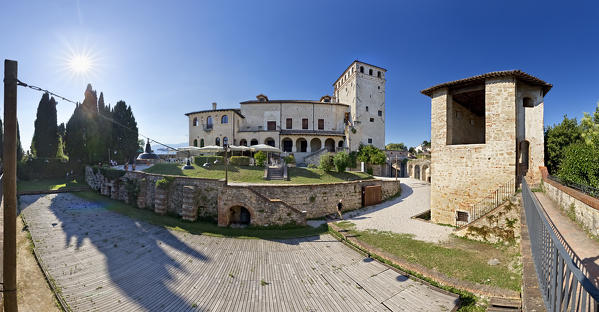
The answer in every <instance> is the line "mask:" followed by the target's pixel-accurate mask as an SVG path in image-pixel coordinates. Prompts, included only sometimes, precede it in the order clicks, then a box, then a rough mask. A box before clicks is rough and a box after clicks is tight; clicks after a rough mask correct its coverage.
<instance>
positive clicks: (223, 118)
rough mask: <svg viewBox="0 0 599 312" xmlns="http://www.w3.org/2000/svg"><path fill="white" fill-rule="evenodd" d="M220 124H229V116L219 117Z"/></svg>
mask: <svg viewBox="0 0 599 312" xmlns="http://www.w3.org/2000/svg"><path fill="white" fill-rule="evenodd" d="M220 123H222V124H226V123H229V116H227V115H223V117H221V119H220Z"/></svg>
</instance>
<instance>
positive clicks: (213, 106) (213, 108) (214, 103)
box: [212, 102, 216, 110]
mask: <svg viewBox="0 0 599 312" xmlns="http://www.w3.org/2000/svg"><path fill="white" fill-rule="evenodd" d="M212 110H216V102H212Z"/></svg>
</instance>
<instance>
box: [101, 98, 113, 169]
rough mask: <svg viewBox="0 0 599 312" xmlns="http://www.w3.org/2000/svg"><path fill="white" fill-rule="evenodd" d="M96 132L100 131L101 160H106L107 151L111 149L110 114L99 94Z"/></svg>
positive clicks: (108, 107) (107, 106)
mask: <svg viewBox="0 0 599 312" xmlns="http://www.w3.org/2000/svg"><path fill="white" fill-rule="evenodd" d="M98 115H99V116H98V120H97V122H98V130H99V131H100V133H99V134H100V139H101V140H100V144H99V145H100V146H102V153H101V155H102V157H101V159H102V160H108V158H107V157H105V156H107V155H108V154H107V150H108V149H112V122H111V119H112V112H111V111H110V106H109V105H106V104H105V103H104V93H102V92H100V97H99V98H98Z"/></svg>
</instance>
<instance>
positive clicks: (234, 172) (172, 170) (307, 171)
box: [144, 164, 372, 184]
mask: <svg viewBox="0 0 599 312" xmlns="http://www.w3.org/2000/svg"><path fill="white" fill-rule="evenodd" d="M193 167H194V169H190V170H182V169H181V165H177V164H156V165H154V166H152V167H150V168H148V169H146V170H144V171H145V172H148V173H156V174H169V175H178V176H188V177H196V178H206V179H224V178H225V166H224V165H213V166H210V168H203V167H199V166H196V165H194V166H193ZM288 174H289V181H281V180H273V181H267V180H264V179H263V176H264V169H263V168H260V167H240V166H229V181H231V182H247V183H286V184H316V183H334V182H343V181H353V180H366V179H372V176H371V175H369V174H367V173H363V172H343V173H338V172H328V173H327V172H324V171H323V170H320V169H312V168H289V171H288Z"/></svg>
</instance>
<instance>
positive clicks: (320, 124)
mask: <svg viewBox="0 0 599 312" xmlns="http://www.w3.org/2000/svg"><path fill="white" fill-rule="evenodd" d="M318 130H324V119H318Z"/></svg>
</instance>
